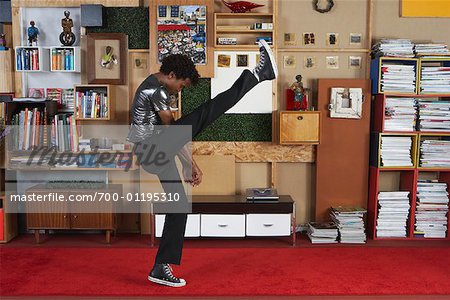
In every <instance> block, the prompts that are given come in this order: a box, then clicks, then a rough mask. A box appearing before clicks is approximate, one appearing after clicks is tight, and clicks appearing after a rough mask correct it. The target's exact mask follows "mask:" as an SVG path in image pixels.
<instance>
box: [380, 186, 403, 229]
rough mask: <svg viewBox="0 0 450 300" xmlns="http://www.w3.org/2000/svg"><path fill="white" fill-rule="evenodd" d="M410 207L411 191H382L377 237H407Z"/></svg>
mask: <svg viewBox="0 0 450 300" xmlns="http://www.w3.org/2000/svg"><path fill="white" fill-rule="evenodd" d="M409 208H410V204H409V192H401V191H399V192H380V193H379V194H378V218H377V237H406V236H407V220H408V215H409Z"/></svg>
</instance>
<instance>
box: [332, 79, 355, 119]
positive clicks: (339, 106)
mask: <svg viewBox="0 0 450 300" xmlns="http://www.w3.org/2000/svg"><path fill="white" fill-rule="evenodd" d="M362 102H363V90H362V88H342V87H333V88H331V99H330V104H329V106H328V109H329V110H330V117H331V118H343V119H361V116H362Z"/></svg>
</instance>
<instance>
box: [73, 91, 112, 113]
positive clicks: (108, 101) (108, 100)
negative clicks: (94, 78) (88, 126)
mask: <svg viewBox="0 0 450 300" xmlns="http://www.w3.org/2000/svg"><path fill="white" fill-rule="evenodd" d="M74 89H75V99H74V101H75V105H74V107H75V118H76V120H77V121H109V120H112V119H114V109H113V105H112V104H113V103H114V95H113V90H114V89H113V88H111V86H110V85H102V84H86V85H75V87H74ZM86 92H88V93H92V92H94V93H97V94H103V95H104V96H105V108H106V114H105V116H104V117H96V118H92V117H84V116H83V114H82V111H81V109H82V108H83V105H86V104H87V102H85V104H83V102H82V101H83V99H82V98H81V97H80V96H81V95H79V93H86ZM88 107H91V106H88ZM90 113H91V112H86V115H88V114H89V115H90Z"/></svg>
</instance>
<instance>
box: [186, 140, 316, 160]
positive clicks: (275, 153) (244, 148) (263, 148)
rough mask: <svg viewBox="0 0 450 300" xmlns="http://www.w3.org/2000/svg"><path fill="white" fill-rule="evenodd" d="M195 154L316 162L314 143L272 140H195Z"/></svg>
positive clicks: (246, 158) (241, 158)
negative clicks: (276, 142)
mask: <svg viewBox="0 0 450 300" xmlns="http://www.w3.org/2000/svg"><path fill="white" fill-rule="evenodd" d="M193 153H194V154H195V155H213V154H215V155H235V156H236V162H314V161H315V159H314V158H315V148H314V146H312V145H298V146H280V145H277V144H274V143H270V142H194V143H193Z"/></svg>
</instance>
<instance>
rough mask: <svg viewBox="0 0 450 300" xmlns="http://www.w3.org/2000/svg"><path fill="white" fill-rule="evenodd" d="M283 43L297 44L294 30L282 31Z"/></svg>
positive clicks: (286, 44)
mask: <svg viewBox="0 0 450 300" xmlns="http://www.w3.org/2000/svg"><path fill="white" fill-rule="evenodd" d="M284 45H285V46H295V45H297V37H296V34H295V33H294V32H285V33H284Z"/></svg>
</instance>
